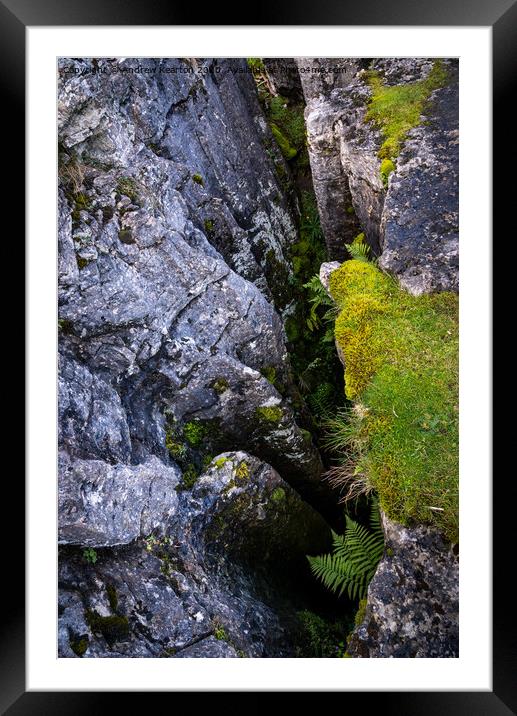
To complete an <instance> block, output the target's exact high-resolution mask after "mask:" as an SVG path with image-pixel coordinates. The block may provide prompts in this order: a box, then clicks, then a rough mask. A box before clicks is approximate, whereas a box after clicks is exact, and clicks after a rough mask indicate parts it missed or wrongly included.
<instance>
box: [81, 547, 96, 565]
mask: <svg viewBox="0 0 517 716" xmlns="http://www.w3.org/2000/svg"><path fill="white" fill-rule="evenodd" d="M83 558H84V559H85V560H86V561H87V562H88V563H89V564H95V562H96V561H97V552H96V551H95V550H94V549H93V547H87V548H86V549H85V550H83Z"/></svg>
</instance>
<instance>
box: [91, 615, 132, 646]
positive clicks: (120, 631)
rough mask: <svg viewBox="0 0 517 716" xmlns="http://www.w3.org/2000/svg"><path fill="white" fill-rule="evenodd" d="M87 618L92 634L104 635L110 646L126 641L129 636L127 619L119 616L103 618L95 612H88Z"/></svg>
mask: <svg viewBox="0 0 517 716" xmlns="http://www.w3.org/2000/svg"><path fill="white" fill-rule="evenodd" d="M85 617H86V621H87V623H88V625H89V627H90V629H91V630H92V632H94V633H96V634H102V636H103V637H104V638H105V639H106V641H107V642H108V644H109V645H110V646H112V645H113V644H115V642H117V641H125V640H126V639H127V638H128V636H129V621H128V619H127V617H123V616H118V615H112V616H109V617H101V616H100V615H99V614H98V613H97V612H96V611H95V610H88V611H87V612H86V614H85Z"/></svg>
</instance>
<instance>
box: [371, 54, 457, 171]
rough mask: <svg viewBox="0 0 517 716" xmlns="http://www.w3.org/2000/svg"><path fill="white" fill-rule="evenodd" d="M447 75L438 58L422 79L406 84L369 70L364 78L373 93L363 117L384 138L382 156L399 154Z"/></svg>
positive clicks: (386, 157)
mask: <svg viewBox="0 0 517 716" xmlns="http://www.w3.org/2000/svg"><path fill="white" fill-rule="evenodd" d="M447 77H448V75H447V70H446V68H445V66H444V64H443V62H442V61H441V60H436V61H435V62H434V64H433V67H432V69H431V71H430V73H429V75H428V76H427V77H426V78H425V79H423V80H418V81H417V82H409V83H407V84H401V85H393V86H388V85H386V84H385V83H384V81H383V79H382V77H381V76H380V74H379V73H378V72H377V71H371V72H369V73H368V76H367V82H368V84H369V86H370V88H371V90H372V97H371V100H370V103H369V106H368V111H367V113H366V118H365V119H366V121H369V122H373V123H374V124H375V126H376V127H378V128H379V129H380V130H381V131H382V134H383V137H384V141H383V143H382V146H381V148H380V150H379V157H380V158H381V159H394V158H395V157H397V156H398V155H399V153H400V149H401V147H402V144H403V142H404V140H405V139H406V136H407V133H408V132H409V130H410V129H413V127H417V126H418V125H419V124H420V117H421V115H422V113H423V111H424V109H425V105H426V102H427V101H428V99H429V96H430V95H431V92H433V90H435V89H438V88H439V87H443V86H444V85H445V84H446V82H447ZM388 173H389V172H388Z"/></svg>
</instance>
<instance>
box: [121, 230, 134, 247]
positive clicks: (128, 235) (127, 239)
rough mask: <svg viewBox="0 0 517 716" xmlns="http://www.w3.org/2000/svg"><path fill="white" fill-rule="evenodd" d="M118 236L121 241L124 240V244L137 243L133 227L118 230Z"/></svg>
mask: <svg viewBox="0 0 517 716" xmlns="http://www.w3.org/2000/svg"><path fill="white" fill-rule="evenodd" d="M118 238H119V241H122V243H123V244H134V243H135V240H134V238H133V234H132V232H131V229H121V230H120V231H119V232H118Z"/></svg>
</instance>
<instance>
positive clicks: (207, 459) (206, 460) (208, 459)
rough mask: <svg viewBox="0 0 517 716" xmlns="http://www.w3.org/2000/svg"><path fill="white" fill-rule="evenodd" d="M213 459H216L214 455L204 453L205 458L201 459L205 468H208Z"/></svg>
mask: <svg viewBox="0 0 517 716" xmlns="http://www.w3.org/2000/svg"><path fill="white" fill-rule="evenodd" d="M213 459H214V456H213V455H203V459H202V460H201V464H202V467H203V470H206V468H207V467H209V465H211V463H212V460H213Z"/></svg>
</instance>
